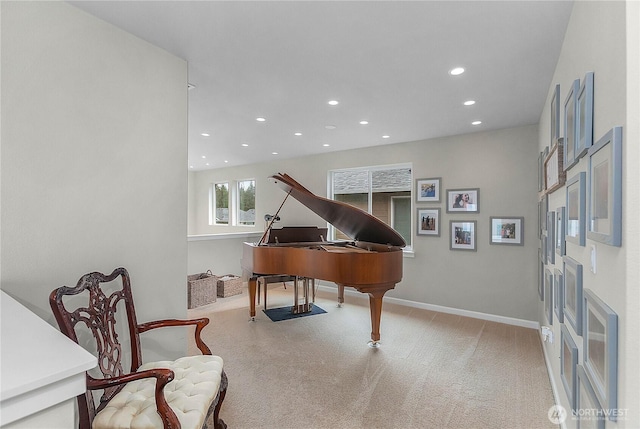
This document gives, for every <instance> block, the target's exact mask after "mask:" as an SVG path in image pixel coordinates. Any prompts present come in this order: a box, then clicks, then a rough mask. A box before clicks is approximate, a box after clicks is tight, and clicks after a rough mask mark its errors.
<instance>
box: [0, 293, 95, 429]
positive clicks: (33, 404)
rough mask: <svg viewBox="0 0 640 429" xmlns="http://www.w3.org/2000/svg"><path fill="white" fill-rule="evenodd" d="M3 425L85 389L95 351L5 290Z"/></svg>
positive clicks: (0, 347)
mask: <svg viewBox="0 0 640 429" xmlns="http://www.w3.org/2000/svg"><path fill="white" fill-rule="evenodd" d="M0 292H1V296H0V306H1V312H0V315H1V319H0V425H5V424H8V423H11V422H13V421H15V420H18V419H21V418H23V417H26V416H29V415H31V414H33V413H36V412H38V411H41V410H43V409H45V408H48V407H50V406H52V405H55V404H58V403H60V402H63V401H66V400H67V399H70V398H73V397H75V396H77V395H79V394H81V393H82V392H84V391H85V389H86V384H85V383H86V379H85V371H87V370H89V369H91V368H93V367H95V366H96V365H97V359H96V357H95V356H93V355H92V354H90V353H89V352H87V351H86V350H84V349H83V348H82V347H80V346H79V345H77V344H76V343H74V342H73V341H71V340H70V339H69V338H67V337H66V336H65V335H63V334H62V333H61V332H60V331H58V330H57V329H55V328H54V327H52V326H51V325H49V324H48V323H47V322H45V321H44V320H42V319H40V318H39V317H38V316H36V315H35V314H34V313H33V312H31V311H30V310H29V309H27V308H26V307H24V306H23V305H22V304H20V303H19V302H18V301H16V300H15V299H13V298H12V297H11V296H9V295H8V294H6V293H5V292H4V291H0Z"/></svg>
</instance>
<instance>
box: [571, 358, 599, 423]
mask: <svg viewBox="0 0 640 429" xmlns="http://www.w3.org/2000/svg"><path fill="white" fill-rule="evenodd" d="M577 376H578V379H577V383H576V384H577V385H576V409H577V410H589V413H588V415H587V414H586V413H583V414H582V415H580V414H579V415H578V416H577V419H578V425H579V426H578V427H579V428H586V427H589V428H594V429H604V425H605V423H604V422H605V418H604V415H605V413H604V410H603V409H602V406H601V405H600V402H598V397H597V396H596V392H595V390H593V386H592V385H591V382H590V381H589V378H588V377H587V373H586V372H585V370H584V368H583V367H582V365H578V371H577Z"/></svg>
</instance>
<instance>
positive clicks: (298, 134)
mask: <svg viewBox="0 0 640 429" xmlns="http://www.w3.org/2000/svg"><path fill="white" fill-rule="evenodd" d="M293 135H294V136H298V137H300V136H301V135H302V133H293Z"/></svg>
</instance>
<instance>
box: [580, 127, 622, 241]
mask: <svg viewBox="0 0 640 429" xmlns="http://www.w3.org/2000/svg"><path fill="white" fill-rule="evenodd" d="M588 212H589V213H588V222H587V225H588V226H587V237H589V238H590V239H591V240H595V241H599V242H601V243H605V244H609V245H611V246H620V245H621V243H622V127H615V128H612V129H611V130H609V131H608V132H607V133H606V134H605V135H604V136H602V138H600V140H598V141H597V142H596V144H595V145H593V146H591V148H589V210H588Z"/></svg>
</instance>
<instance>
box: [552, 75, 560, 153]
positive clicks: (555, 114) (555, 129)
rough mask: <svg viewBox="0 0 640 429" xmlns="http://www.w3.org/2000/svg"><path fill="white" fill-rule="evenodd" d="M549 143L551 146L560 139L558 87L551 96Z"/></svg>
mask: <svg viewBox="0 0 640 429" xmlns="http://www.w3.org/2000/svg"><path fill="white" fill-rule="evenodd" d="M550 110H551V123H550V125H551V126H550V127H549V128H551V141H550V144H551V145H552V146H553V144H554V143H555V142H556V141H557V140H558V139H559V138H560V85H559V84H558V85H556V87H555V89H554V90H553V95H552V96H551V109H550Z"/></svg>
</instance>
